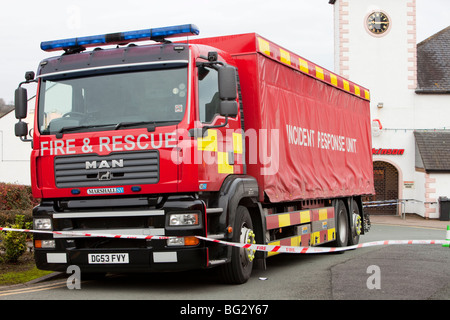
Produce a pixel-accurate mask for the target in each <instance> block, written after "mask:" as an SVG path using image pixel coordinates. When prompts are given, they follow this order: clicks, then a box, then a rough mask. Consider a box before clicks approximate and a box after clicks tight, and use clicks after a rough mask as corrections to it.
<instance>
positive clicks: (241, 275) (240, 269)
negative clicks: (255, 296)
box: [220, 206, 255, 284]
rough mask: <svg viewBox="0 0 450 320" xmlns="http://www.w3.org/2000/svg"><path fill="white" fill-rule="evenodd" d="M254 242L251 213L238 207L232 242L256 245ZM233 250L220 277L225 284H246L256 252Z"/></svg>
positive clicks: (223, 266)
mask: <svg viewBox="0 0 450 320" xmlns="http://www.w3.org/2000/svg"><path fill="white" fill-rule="evenodd" d="M254 240H255V234H254V232H253V222H252V218H251V217H250V213H249V212H248V209H247V208H246V207H243V206H238V208H237V210H236V219H235V223H234V226H233V238H232V242H239V243H254ZM231 250H232V251H231V262H230V263H227V264H225V265H222V266H221V269H220V276H221V278H222V280H223V281H224V282H225V283H230V284H242V283H245V282H247V280H248V279H249V278H250V275H251V273H252V268H253V259H254V258H255V251H254V250H252V249H244V248H238V247H233V248H232V249H231Z"/></svg>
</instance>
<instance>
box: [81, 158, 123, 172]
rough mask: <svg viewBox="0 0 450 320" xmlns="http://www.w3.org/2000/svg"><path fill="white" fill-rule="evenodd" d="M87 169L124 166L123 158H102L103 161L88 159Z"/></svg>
mask: <svg viewBox="0 0 450 320" xmlns="http://www.w3.org/2000/svg"><path fill="white" fill-rule="evenodd" d="M85 168H86V170H91V169H109V168H123V159H117V160H111V161H109V162H108V161H107V160H101V161H95V160H94V161H86V162H85Z"/></svg>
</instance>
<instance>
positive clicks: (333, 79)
mask: <svg viewBox="0 0 450 320" xmlns="http://www.w3.org/2000/svg"><path fill="white" fill-rule="evenodd" d="M330 79H331V84H332V85H333V86H337V84H338V82H337V77H336V75H335V74H332V73H330Z"/></svg>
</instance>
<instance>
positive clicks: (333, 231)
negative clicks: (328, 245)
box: [327, 228, 336, 241]
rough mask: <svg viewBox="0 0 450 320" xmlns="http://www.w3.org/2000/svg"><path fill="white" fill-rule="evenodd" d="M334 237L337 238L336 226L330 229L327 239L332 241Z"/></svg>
mask: <svg viewBox="0 0 450 320" xmlns="http://www.w3.org/2000/svg"><path fill="white" fill-rule="evenodd" d="M334 239H336V229H335V228H331V229H328V235H327V240H329V241H331V240H334Z"/></svg>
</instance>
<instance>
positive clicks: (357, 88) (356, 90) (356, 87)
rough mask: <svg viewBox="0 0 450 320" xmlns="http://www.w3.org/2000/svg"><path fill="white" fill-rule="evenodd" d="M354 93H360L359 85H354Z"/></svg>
mask: <svg viewBox="0 0 450 320" xmlns="http://www.w3.org/2000/svg"><path fill="white" fill-rule="evenodd" d="M355 94H356V95H357V96H359V95H360V94H361V91H360V90H359V87H358V86H357V85H355Z"/></svg>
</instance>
